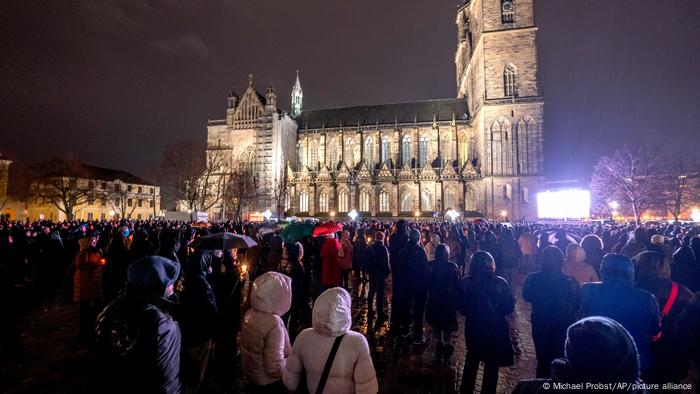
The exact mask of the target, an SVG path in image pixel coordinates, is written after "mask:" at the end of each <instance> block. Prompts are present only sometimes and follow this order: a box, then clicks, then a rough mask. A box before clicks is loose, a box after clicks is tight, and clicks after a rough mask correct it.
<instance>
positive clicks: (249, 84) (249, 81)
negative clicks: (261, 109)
mask: <svg viewBox="0 0 700 394" xmlns="http://www.w3.org/2000/svg"><path fill="white" fill-rule="evenodd" d="M248 86H250V87H251V88H252V87H253V73H250V74H248Z"/></svg>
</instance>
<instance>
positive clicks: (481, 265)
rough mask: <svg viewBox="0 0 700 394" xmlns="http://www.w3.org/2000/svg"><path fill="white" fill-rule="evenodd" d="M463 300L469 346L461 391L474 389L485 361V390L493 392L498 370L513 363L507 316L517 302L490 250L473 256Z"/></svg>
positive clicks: (464, 281)
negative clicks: (497, 270) (481, 364)
mask: <svg viewBox="0 0 700 394" xmlns="http://www.w3.org/2000/svg"><path fill="white" fill-rule="evenodd" d="M459 302H460V306H459V309H460V311H461V312H462V314H463V315H464V336H465V340H466V345H467V357H466V360H465V362H464V373H463V375H462V386H461V387H460V392H462V393H473V392H474V386H475V385H476V374H477V371H478V370H479V363H480V362H483V363H484V376H483V380H482V384H481V392H482V393H484V394H493V393H495V392H496V386H497V385H498V369H499V368H501V367H508V366H511V365H513V343H512V342H511V339H510V334H509V332H508V323H507V321H506V317H507V316H508V315H510V314H511V313H513V311H514V309H515V302H514V301H513V294H512V293H511V291H510V287H509V286H508V282H507V281H506V280H505V279H503V278H501V277H500V276H496V265H495V263H494V260H493V257H492V256H491V255H490V254H489V253H488V252H484V251H478V252H476V253H474V254H473V255H472V258H471V262H470V270H469V276H468V277H467V278H465V279H464V280H463V281H462V284H461V291H460V296H459Z"/></svg>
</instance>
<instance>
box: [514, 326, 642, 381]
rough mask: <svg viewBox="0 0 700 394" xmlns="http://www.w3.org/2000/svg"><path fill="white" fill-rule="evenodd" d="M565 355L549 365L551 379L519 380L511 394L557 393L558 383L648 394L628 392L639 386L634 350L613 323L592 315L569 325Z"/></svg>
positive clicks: (626, 332)
mask: <svg viewBox="0 0 700 394" xmlns="http://www.w3.org/2000/svg"><path fill="white" fill-rule="evenodd" d="M564 353H565V356H564V358H559V359H556V360H554V361H553V362H552V378H551V379H537V380H526V381H522V382H520V383H518V385H517V386H516V387H515V390H513V394H545V393H548V392H552V391H554V392H559V391H560V390H557V389H556V385H557V384H574V385H577V384H582V383H583V384H586V383H591V384H596V383H601V384H607V385H610V389H605V391H606V392H620V393H622V392H625V393H634V394H642V393H646V392H647V391H646V390H644V389H636V390H631V387H630V386H631V385H632V384H639V383H641V380H640V373H639V359H638V354H637V347H636V345H635V343H634V340H633V339H632V336H631V335H630V334H629V332H628V331H627V330H625V328H624V327H623V326H622V325H621V324H619V323H618V322H616V321H615V320H612V319H609V318H607V317H602V316H594V317H588V318H585V319H582V320H579V321H577V322H576V323H574V324H572V325H571V326H570V327H569V329H568V330H567V333H566V344H565V351H564ZM620 383H622V384H626V386H622V385H618V384H620ZM567 391H569V390H562V392H567ZM572 391H573V390H572ZM580 391H582V392H583V391H584V390H583V389H581V390H580ZM590 391H597V390H590Z"/></svg>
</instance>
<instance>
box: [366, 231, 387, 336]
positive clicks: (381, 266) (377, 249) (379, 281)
mask: <svg viewBox="0 0 700 394" xmlns="http://www.w3.org/2000/svg"><path fill="white" fill-rule="evenodd" d="M366 256H367V257H366V258H367V273H368V274H369V295H368V296H367V308H368V313H369V315H370V316H371V315H372V311H373V309H374V308H373V305H372V304H373V303H374V299H375V297H376V299H377V324H376V326H375V329H376V328H378V327H380V326H381V323H383V322H384V321H385V320H386V315H385V314H384V292H385V287H386V279H387V277H388V276H389V274H390V273H391V266H390V265H389V251H388V250H387V248H386V246H384V233H383V232H381V231H377V232H376V233H375V235H374V242H373V243H372V246H370V247H369V248H368V249H367V253H366Z"/></svg>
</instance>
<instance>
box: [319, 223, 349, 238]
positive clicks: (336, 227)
mask: <svg viewBox="0 0 700 394" xmlns="http://www.w3.org/2000/svg"><path fill="white" fill-rule="evenodd" d="M338 231H343V225H342V224H340V223H335V222H326V223H322V224H319V225H318V226H316V228H315V229H314V237H320V236H322V235H328V234H334V233H337V232H338Z"/></svg>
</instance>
